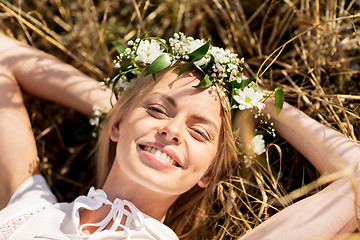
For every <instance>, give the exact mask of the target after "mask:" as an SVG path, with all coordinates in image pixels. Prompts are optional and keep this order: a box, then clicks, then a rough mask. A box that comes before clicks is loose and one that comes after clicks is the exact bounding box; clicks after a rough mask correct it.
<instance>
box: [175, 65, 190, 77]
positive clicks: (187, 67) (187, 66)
mask: <svg viewBox="0 0 360 240" xmlns="http://www.w3.org/2000/svg"><path fill="white" fill-rule="evenodd" d="M193 63H194V62H188V63H187V64H186V65H185V66H184V67H183V68H181V69H180V71H179V73H178V75H177V77H176V78H178V77H180V75H181V74H183V73H184V72H186V71H187V70H188V69H189V68H190V67H191V65H192V64H193Z"/></svg>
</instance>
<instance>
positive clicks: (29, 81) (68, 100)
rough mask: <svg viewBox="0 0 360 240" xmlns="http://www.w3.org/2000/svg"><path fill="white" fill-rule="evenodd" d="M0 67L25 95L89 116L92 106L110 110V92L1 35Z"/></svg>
mask: <svg viewBox="0 0 360 240" xmlns="http://www.w3.org/2000/svg"><path fill="white" fill-rule="evenodd" d="M0 52H1V54H0V65H1V66H2V67H3V68H6V69H7V70H8V71H9V73H10V74H12V75H13V77H14V78H15V79H16V80H17V82H18V84H19V85H20V87H21V89H22V90H24V91H25V92H27V93H29V94H31V95H34V96H38V97H40V98H44V99H46V100H49V101H54V102H57V103H59V104H62V105H65V106H68V107H71V108H74V109H75V110H77V111H79V112H82V113H84V114H87V115H91V114H92V113H93V109H92V108H93V106H94V105H99V106H100V107H101V108H102V109H103V110H109V109H110V108H111V105H110V96H111V91H109V90H106V91H103V90H102V87H100V85H99V82H98V81H96V80H94V79H92V78H90V77H88V76H86V75H85V74H83V73H81V72H80V71H78V70H77V69H75V68H73V67H72V66H70V65H68V64H65V63H63V62H61V61H59V60H58V59H56V58H55V57H53V56H51V55H49V54H46V53H44V52H42V51H39V50H37V49H34V48H31V47H29V46H27V45H25V44H22V43H20V42H18V41H16V40H12V39H10V38H8V37H6V36H4V35H1V34H0Z"/></svg>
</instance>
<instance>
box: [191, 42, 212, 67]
mask: <svg viewBox="0 0 360 240" xmlns="http://www.w3.org/2000/svg"><path fill="white" fill-rule="evenodd" d="M209 48H210V40H208V41H207V42H206V43H205V44H204V45H202V46H201V47H199V48H197V49H196V50H194V51H193V52H191V53H188V54H187V55H188V56H189V61H190V62H196V61H199V60H200V59H202V58H203V57H204V56H205V55H206V54H207V52H208V51H209Z"/></svg>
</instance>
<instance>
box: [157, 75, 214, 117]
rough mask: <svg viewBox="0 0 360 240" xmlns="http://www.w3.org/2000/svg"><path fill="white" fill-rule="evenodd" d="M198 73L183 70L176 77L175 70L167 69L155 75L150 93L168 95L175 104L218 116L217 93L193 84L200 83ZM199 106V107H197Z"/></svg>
mask: <svg viewBox="0 0 360 240" xmlns="http://www.w3.org/2000/svg"><path fill="white" fill-rule="evenodd" d="M199 77H201V76H200V74H199V73H193V72H185V73H183V74H182V75H180V76H179V77H177V72H174V71H167V72H165V73H164V74H162V75H160V76H157V78H156V82H155V86H154V87H153V88H152V89H151V91H150V95H151V94H155V93H159V94H161V95H163V96H169V97H170V98H171V99H173V100H174V101H176V105H179V106H182V105H185V106H186V107H189V108H190V109H192V108H193V109H195V108H196V110H197V111H200V112H208V114H207V115H210V116H209V117H219V119H220V112H221V104H220V99H219V96H218V94H217V93H216V91H215V90H213V89H211V88H207V89H197V88H195V87H194V86H196V85H198V84H199V83H200V79H199ZM199 108H200V109H199Z"/></svg>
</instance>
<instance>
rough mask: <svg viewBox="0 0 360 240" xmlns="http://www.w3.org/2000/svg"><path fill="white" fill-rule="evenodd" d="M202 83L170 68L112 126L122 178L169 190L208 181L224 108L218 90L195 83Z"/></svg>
mask: <svg viewBox="0 0 360 240" xmlns="http://www.w3.org/2000/svg"><path fill="white" fill-rule="evenodd" d="M198 83H199V79H198V78H197V77H196V76H194V75H192V74H191V73H184V74H182V75H181V76H180V77H179V78H178V79H177V73H174V72H173V71H167V72H166V73H164V74H163V75H162V76H160V78H159V77H157V82H156V84H155V86H154V87H153V88H151V90H149V93H145V97H143V98H142V100H141V101H140V103H139V104H137V105H136V106H135V107H133V108H132V109H131V110H130V111H129V112H128V113H127V114H126V115H125V117H124V118H123V119H122V120H121V121H119V122H118V123H116V124H115V125H114V126H113V127H112V132H111V139H112V141H114V142H117V149H116V157H115V158H116V159H115V162H114V165H115V164H117V165H118V166H117V168H118V172H119V173H118V177H119V178H120V179H121V180H120V181H119V182H121V183H122V184H123V183H129V184H134V186H145V187H146V188H147V189H149V190H152V191H155V192H161V193H164V194H169V195H180V194H182V193H184V192H186V191H187V190H189V189H191V188H192V187H193V186H194V185H196V184H198V185H199V186H200V187H206V186H207V185H208V183H209V181H210V180H211V177H210V176H208V175H207V170H208V167H209V165H210V163H211V162H212V161H213V160H214V158H215V155H216V153H217V149H218V143H219V132H220V126H221V115H220V114H221V113H220V112H221V111H220V110H221V109H220V102H219V97H218V95H217V94H216V92H215V91H213V90H211V89H205V90H203V89H196V88H194V86H196V85H197V84H198ZM124 181H125V182H124Z"/></svg>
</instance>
